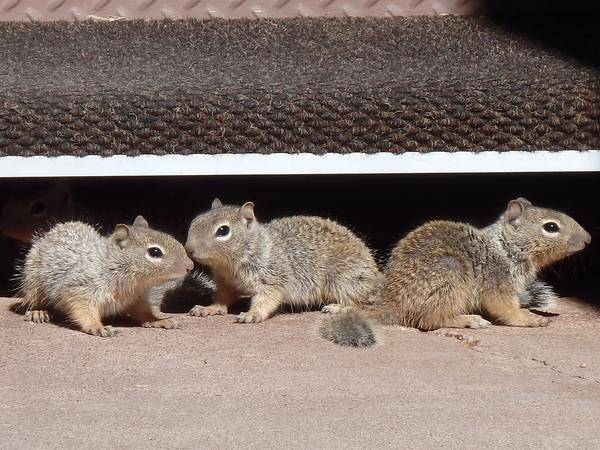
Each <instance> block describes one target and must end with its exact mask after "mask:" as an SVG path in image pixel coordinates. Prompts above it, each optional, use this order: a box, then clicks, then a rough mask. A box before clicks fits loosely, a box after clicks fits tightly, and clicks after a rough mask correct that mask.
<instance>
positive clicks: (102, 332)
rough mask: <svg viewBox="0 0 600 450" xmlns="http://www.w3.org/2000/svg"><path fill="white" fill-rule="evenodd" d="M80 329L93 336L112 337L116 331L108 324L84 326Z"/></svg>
mask: <svg viewBox="0 0 600 450" xmlns="http://www.w3.org/2000/svg"><path fill="white" fill-rule="evenodd" d="M81 331H83V332H84V333H87V334H91V335H93V336H100V337H113V336H116V335H117V333H118V331H117V330H116V329H114V328H113V327H111V326H110V325H107V326H105V327H97V328H84V329H82V330H81Z"/></svg>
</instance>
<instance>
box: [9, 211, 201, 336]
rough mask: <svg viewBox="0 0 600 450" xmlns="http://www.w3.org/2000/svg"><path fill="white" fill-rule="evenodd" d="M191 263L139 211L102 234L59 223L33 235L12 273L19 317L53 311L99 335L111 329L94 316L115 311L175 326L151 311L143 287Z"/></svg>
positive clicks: (177, 274)
mask: <svg viewBox="0 0 600 450" xmlns="http://www.w3.org/2000/svg"><path fill="white" fill-rule="evenodd" d="M192 267H193V264H192V261H191V260H190V259H189V258H188V257H187V255H186V253H185V250H184V248H183V246H182V245H181V244H180V243H179V242H177V241H176V240H175V239H174V238H172V237H171V236H169V235H167V234H164V233H161V232H159V231H156V230H152V229H150V228H149V226H148V222H146V220H145V219H144V218H143V217H142V216H138V217H137V218H136V219H135V222H134V223H133V225H123V224H119V225H117V226H116V227H115V230H114V232H113V233H112V235H111V236H108V237H103V236H101V235H100V234H99V233H98V232H97V231H96V230H95V229H94V228H93V227H91V226H90V225H87V224H85V223H82V222H65V223H61V224H58V225H56V226H55V227H53V228H52V229H51V230H50V231H48V232H47V233H46V234H44V235H42V236H40V237H38V238H35V239H34V240H33V244H32V247H31V249H30V250H29V252H28V254H27V256H26V258H25V262H24V264H23V267H22V268H21V273H20V275H19V277H20V281H21V289H20V290H21V295H22V297H23V301H22V304H21V308H22V309H23V310H25V319H26V320H29V321H32V322H47V321H48V320H49V318H50V316H49V311H57V312H60V313H62V314H64V315H65V316H66V318H67V319H68V320H69V321H70V322H72V323H73V325H75V326H77V327H79V328H80V329H81V331H83V332H84V333H88V334H93V335H97V336H104V337H106V336H113V335H114V334H115V330H114V328H112V327H110V326H104V325H103V323H102V319H103V318H105V317H107V316H114V315H120V314H128V315H129V316H131V318H133V319H134V320H136V321H138V322H139V323H140V324H142V325H143V326H147V327H160V328H175V327H177V323H176V322H175V321H173V320H171V319H169V318H166V317H163V318H159V317H157V316H156V315H155V314H153V313H152V310H151V308H150V303H149V302H148V290H149V289H150V288H151V287H153V286H155V285H157V284H161V283H165V282H167V281H169V280H172V279H176V278H182V277H183V276H185V275H186V274H187V273H188V272H189V271H190V270H191V269H192Z"/></svg>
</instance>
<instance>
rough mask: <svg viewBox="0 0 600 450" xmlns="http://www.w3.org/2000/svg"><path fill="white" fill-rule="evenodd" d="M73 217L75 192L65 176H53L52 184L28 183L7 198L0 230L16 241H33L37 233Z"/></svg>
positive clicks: (0, 221)
mask: <svg viewBox="0 0 600 450" xmlns="http://www.w3.org/2000/svg"><path fill="white" fill-rule="evenodd" d="M74 217H75V206H74V202H73V196H72V194H71V188H70V186H69V184H68V182H67V181H66V180H61V179H58V180H54V181H53V182H52V183H51V184H50V185H48V184H44V185H37V184H36V185H34V186H29V185H25V186H22V187H20V188H19V190H18V192H15V193H14V194H13V195H11V196H10V197H9V198H8V199H7V200H6V203H5V204H4V207H3V208H2V215H1V216H0V232H1V233H2V234H3V235H4V236H6V237H9V238H12V239H15V240H17V241H21V242H31V241H32V239H33V237H34V235H35V234H36V233H40V232H45V231H48V230H49V229H50V228H51V227H52V226H53V225H54V224H55V223H57V222H64V221H67V220H73V218H74Z"/></svg>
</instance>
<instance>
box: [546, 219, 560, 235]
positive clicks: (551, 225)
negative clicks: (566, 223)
mask: <svg viewBox="0 0 600 450" xmlns="http://www.w3.org/2000/svg"><path fill="white" fill-rule="evenodd" d="M544 230H546V231H547V232H548V233H558V232H559V231H560V227H559V226H558V224H557V223H556V222H546V223H545V224H544Z"/></svg>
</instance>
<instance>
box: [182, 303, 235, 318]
mask: <svg viewBox="0 0 600 450" xmlns="http://www.w3.org/2000/svg"><path fill="white" fill-rule="evenodd" d="M223 314H227V306H225V305H210V306H201V305H196V306H194V307H193V308H192V309H190V316H196V317H208V316H222V315H223Z"/></svg>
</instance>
